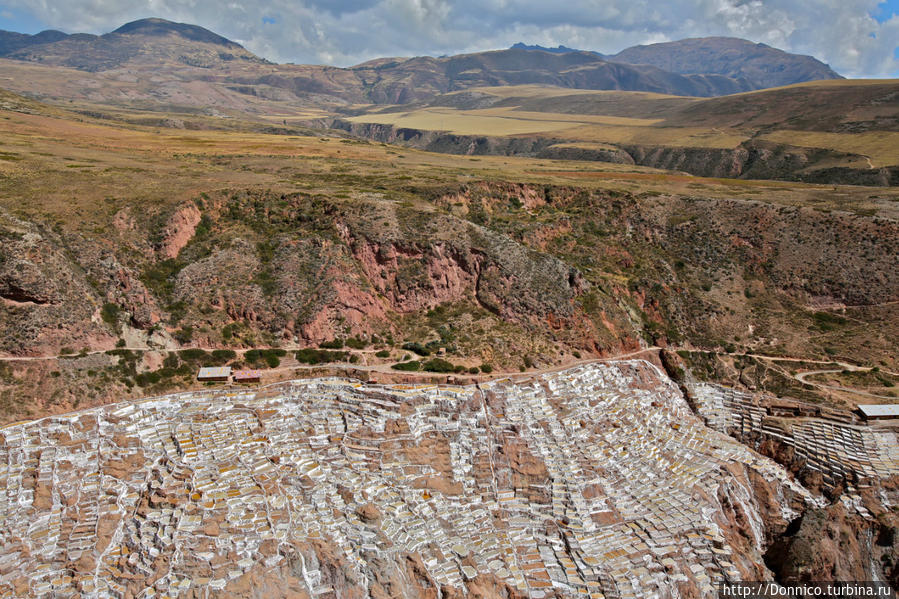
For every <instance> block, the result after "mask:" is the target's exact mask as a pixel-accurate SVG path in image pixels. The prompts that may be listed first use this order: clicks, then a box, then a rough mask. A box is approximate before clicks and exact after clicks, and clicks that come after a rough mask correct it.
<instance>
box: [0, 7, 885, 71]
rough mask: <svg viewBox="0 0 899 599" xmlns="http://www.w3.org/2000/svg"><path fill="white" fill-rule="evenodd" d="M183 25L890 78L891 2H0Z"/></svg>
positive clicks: (333, 42) (58, 15) (342, 42)
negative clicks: (699, 49) (711, 41)
mask: <svg viewBox="0 0 899 599" xmlns="http://www.w3.org/2000/svg"><path fill="white" fill-rule="evenodd" d="M150 16H156V17H162V18H166V19H171V20H174V21H180V22H187V23H194V24H197V25H202V26H203V27H206V28H208V29H211V30H213V31H215V32H216V33H219V34H221V35H224V36H226V37H228V38H230V39H233V40H235V41H237V42H240V43H242V44H243V45H244V46H246V47H247V48H248V49H249V50H251V51H253V52H255V53H256V54H258V55H260V56H263V57H265V58H268V59H270V60H274V61H278V62H296V63H317V64H333V65H338V66H347V65H351V64H357V63H359V62H363V61H365V60H369V59H371V58H376V57H382V56H412V55H422V54H430V55H441V54H453V53H459V52H474V51H480V50H488V49H495V48H504V47H508V46H510V45H512V44H513V43H515V42H518V41H523V42H526V43H531V44H541V45H544V46H556V45H559V44H562V45H565V46H569V47H573V48H582V49H586V50H597V51H599V52H604V53H615V52H617V51H619V50H621V49H623V48H625V47H628V46H631V45H635V44H643V43H654V42H661V41H669V40H675V39H681V38H684V37H702V36H708V35H725V36H734V37H743V38H746V39H750V40H753V41H757V42H764V43H767V44H769V45H771V46H775V47H778V48H782V49H784V50H787V51H791V52H798V53H801V54H810V55H813V56H815V57H816V58H819V59H821V60H823V61H824V62H827V63H828V64H830V65H831V66H832V67H833V68H834V69H835V70H837V71H838V72H840V73H841V74H843V75H846V76H849V77H899V52H897V47H899V0H886V1H885V2H878V1H877V0H668V1H666V2H658V1H657V0H568V1H567V2H555V3H550V2H546V0H227V2H223V1H222V0H0V29H6V30H11V31H20V32H24V33H37V32H38V31H41V30H43V29H48V28H51V29H60V30H62V31H66V32H69V33H74V32H88V33H105V32H108V31H111V30H113V29H115V28H116V27H118V26H120V25H122V24H124V23H126V22H128V21H132V20H135V19H139V18H143V17H150Z"/></svg>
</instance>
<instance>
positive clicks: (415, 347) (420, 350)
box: [403, 342, 431, 357]
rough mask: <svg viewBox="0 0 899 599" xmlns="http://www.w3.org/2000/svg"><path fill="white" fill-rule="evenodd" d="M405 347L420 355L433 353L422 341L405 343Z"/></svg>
mask: <svg viewBox="0 0 899 599" xmlns="http://www.w3.org/2000/svg"><path fill="white" fill-rule="evenodd" d="M403 349H405V350H408V351H411V352H415V353H416V354H418V355H419V356H423V357H424V356H430V355H431V350H429V349H428V348H426V347H425V346H424V345H422V344H421V343H418V342H414V343H404V344H403Z"/></svg>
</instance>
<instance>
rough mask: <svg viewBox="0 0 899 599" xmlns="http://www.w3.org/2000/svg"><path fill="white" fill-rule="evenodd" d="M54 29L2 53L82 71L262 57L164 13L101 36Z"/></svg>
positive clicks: (211, 63) (213, 63)
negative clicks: (61, 34)
mask: <svg viewBox="0 0 899 599" xmlns="http://www.w3.org/2000/svg"><path fill="white" fill-rule="evenodd" d="M57 33H58V32H44V33H41V34H38V35H36V36H34V37H32V38H30V39H27V40H20V41H19V44H20V46H21V47H20V48H18V49H11V51H7V52H4V53H3V54H4V55H5V56H6V57H8V58H12V59H15V60H24V61H30V62H40V63H41V64H46V65H54V66H63V67H71V68H76V69H79V70H83V71H107V70H111V69H116V68H119V67H121V66H123V65H125V64H128V63H134V62H137V63H142V64H147V63H153V64H156V65H157V66H158V67H164V66H166V65H168V64H171V63H175V64H184V65H188V66H193V67H206V68H208V67H211V66H221V65H223V64H226V63H227V62H229V61H232V60H244V61H251V62H254V63H262V62H264V61H262V59H260V58H258V57H256V56H255V55H253V54H252V53H250V52H248V51H246V50H245V49H244V48H243V47H242V46H240V44H237V43H234V42H232V41H230V40H227V39H225V38H224V37H222V36H220V35H217V34H215V33H212V32H211V31H209V30H207V29H203V28H202V27H198V26H196V25H187V24H184V23H172V22H170V21H166V20H164V19H143V20H140V21H134V22H132V23H128V24H126V25H123V26H122V27H120V28H119V29H116V30H115V31H113V32H112V33H107V34H105V35H101V36H95V35H86V34H76V35H69V36H65V37H59V36H58V35H56V34H57ZM12 45H13V46H14V45H15V44H12Z"/></svg>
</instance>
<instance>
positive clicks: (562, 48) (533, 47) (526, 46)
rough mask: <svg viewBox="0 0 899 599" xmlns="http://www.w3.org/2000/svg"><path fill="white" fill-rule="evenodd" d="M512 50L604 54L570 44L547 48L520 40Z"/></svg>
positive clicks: (513, 45)
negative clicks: (570, 46)
mask: <svg viewBox="0 0 899 599" xmlns="http://www.w3.org/2000/svg"><path fill="white" fill-rule="evenodd" d="M509 49H510V50H538V51H540V52H550V53H552V54H568V53H569V52H586V53H587V54H595V55H597V56H602V54H600V53H599V52H594V51H592V50H578V49H576V48H569V47H568V46H563V45H562V44H559V45H558V46H556V47H555V48H547V47H546V46H539V45H529V44H525V43H524V42H518V43H517V44H512V47H511V48H509Z"/></svg>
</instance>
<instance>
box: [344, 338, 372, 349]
mask: <svg viewBox="0 0 899 599" xmlns="http://www.w3.org/2000/svg"><path fill="white" fill-rule="evenodd" d="M346 346H347V347H349V348H351V349H365V348H366V347H368V342H367V341H366V340H365V339H357V338H356V337H350V338H349V339H347V340H346Z"/></svg>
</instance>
